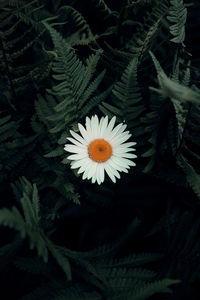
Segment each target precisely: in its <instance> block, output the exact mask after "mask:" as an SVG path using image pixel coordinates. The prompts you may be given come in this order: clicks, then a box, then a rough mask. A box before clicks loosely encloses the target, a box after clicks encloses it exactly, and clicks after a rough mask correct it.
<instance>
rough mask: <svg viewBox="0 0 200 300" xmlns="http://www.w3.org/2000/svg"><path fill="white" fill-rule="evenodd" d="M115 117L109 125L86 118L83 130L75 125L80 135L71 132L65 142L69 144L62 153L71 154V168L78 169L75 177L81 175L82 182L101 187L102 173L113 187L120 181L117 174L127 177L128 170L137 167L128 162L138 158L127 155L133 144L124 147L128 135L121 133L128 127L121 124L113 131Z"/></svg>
mask: <svg viewBox="0 0 200 300" xmlns="http://www.w3.org/2000/svg"><path fill="white" fill-rule="evenodd" d="M115 121H116V117H113V118H112V119H111V120H110V122H108V116H106V117H102V118H101V119H100V120H99V119H98V117H97V116H96V115H95V116H92V117H91V119H90V118H88V117H86V123H85V127H86V128H84V127H83V125H81V124H78V127H79V131H80V133H81V135H79V134H77V133H76V132H74V131H72V130H70V133H71V135H72V136H73V138H72V137H68V138H67V139H68V140H69V141H70V142H71V143H72V144H66V145H65V147H64V149H65V150H66V151H67V152H70V153H74V154H72V155H70V156H68V157H67V158H68V159H70V160H72V162H71V168H72V169H76V168H79V170H78V173H83V176H82V178H83V179H86V178H87V179H91V180H92V183H95V182H96V181H97V183H98V184H101V183H102V182H103V181H104V178H105V172H106V173H107V174H108V176H109V177H110V179H111V180H112V181H113V182H114V183H115V182H116V178H120V174H119V172H126V173H128V169H130V166H135V165H136V164H135V163H134V162H133V161H132V160H130V159H132V158H136V157H137V155H135V154H132V153H130V152H131V151H135V149H134V148H132V147H133V146H134V145H135V144H136V143H135V142H129V143H125V142H126V141H127V140H128V139H129V138H130V137H131V134H130V133H129V131H124V130H125V129H126V127H127V125H125V124H123V123H120V124H118V125H117V126H116V127H114V125H115Z"/></svg>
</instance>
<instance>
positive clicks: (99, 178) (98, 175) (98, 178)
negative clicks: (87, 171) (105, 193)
mask: <svg viewBox="0 0 200 300" xmlns="http://www.w3.org/2000/svg"><path fill="white" fill-rule="evenodd" d="M96 175H97V183H98V184H99V185H100V184H101V177H100V168H97V172H96Z"/></svg>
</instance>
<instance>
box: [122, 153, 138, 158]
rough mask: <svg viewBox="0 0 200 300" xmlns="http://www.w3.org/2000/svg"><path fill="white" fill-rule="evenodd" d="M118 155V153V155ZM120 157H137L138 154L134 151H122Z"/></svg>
mask: <svg viewBox="0 0 200 300" xmlns="http://www.w3.org/2000/svg"><path fill="white" fill-rule="evenodd" d="M117 156H118V155H117ZM119 157H126V158H136V157H137V155H135V154H132V153H122V154H120V155H119Z"/></svg>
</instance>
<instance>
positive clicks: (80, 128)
mask: <svg viewBox="0 0 200 300" xmlns="http://www.w3.org/2000/svg"><path fill="white" fill-rule="evenodd" d="M78 128H79V130H80V133H81V134H82V136H83V138H84V139H85V140H86V141H87V143H90V141H91V139H92V138H91V135H90V134H89V133H88V132H87V131H86V130H85V128H84V127H83V125H82V124H80V123H78Z"/></svg>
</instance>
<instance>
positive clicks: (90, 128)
mask: <svg viewBox="0 0 200 300" xmlns="http://www.w3.org/2000/svg"><path fill="white" fill-rule="evenodd" d="M85 127H86V130H87V132H88V134H89V135H92V126H91V121H90V118H88V117H86V120H85Z"/></svg>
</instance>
